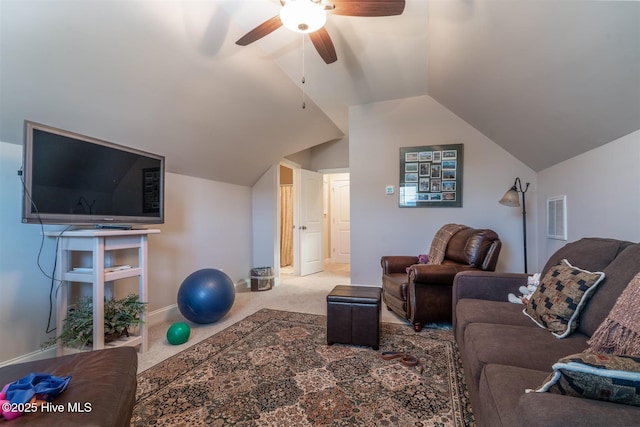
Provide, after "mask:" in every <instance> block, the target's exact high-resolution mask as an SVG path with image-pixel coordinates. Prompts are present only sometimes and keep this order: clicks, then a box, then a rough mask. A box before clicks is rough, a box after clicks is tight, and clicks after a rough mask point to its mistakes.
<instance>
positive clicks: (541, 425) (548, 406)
mask: <svg viewBox="0 0 640 427" xmlns="http://www.w3.org/2000/svg"><path fill="white" fill-rule="evenodd" d="M516 413H517V414H518V422H516V424H513V426H515V427H518V426H523V427H525V426H526V427H567V426H580V427H603V426H611V427H613V426H618V427H619V426H637V425H638V420H639V419H640V407H637V406H631V405H618V404H615V403H610V402H603V401H599V400H591V399H580V398H577V397H571V396H562V395H559V394H553V393H521V394H520V399H519V400H518V406H517V407H516ZM492 427H493V426H492Z"/></svg>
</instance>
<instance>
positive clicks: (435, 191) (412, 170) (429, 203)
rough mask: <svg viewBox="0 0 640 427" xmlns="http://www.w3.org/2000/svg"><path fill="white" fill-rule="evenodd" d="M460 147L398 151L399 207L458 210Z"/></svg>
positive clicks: (461, 156)
mask: <svg viewBox="0 0 640 427" xmlns="http://www.w3.org/2000/svg"><path fill="white" fill-rule="evenodd" d="M462 160H463V144H448V145H427V146H423V147H404V148H401V149H400V185H399V189H400V191H399V198H400V200H399V203H400V207H401V208H421V207H450V208H451V207H455V208H460V207H462Z"/></svg>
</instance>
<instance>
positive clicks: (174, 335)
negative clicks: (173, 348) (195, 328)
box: [167, 322, 191, 345]
mask: <svg viewBox="0 0 640 427" xmlns="http://www.w3.org/2000/svg"><path fill="white" fill-rule="evenodd" d="M189 335H191V328H189V325H187V324H186V323H185V322H176V323H174V324H173V325H171V326H169V329H167V341H169V344H173V345H180V344H184V343H186V342H187V341H188V340H189Z"/></svg>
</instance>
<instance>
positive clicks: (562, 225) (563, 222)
mask: <svg viewBox="0 0 640 427" xmlns="http://www.w3.org/2000/svg"><path fill="white" fill-rule="evenodd" d="M547 237H548V238H549V239H558V240H567V196H554V197H548V198H547Z"/></svg>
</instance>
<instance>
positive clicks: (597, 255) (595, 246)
mask: <svg viewBox="0 0 640 427" xmlns="http://www.w3.org/2000/svg"><path fill="white" fill-rule="evenodd" d="M629 245H633V243H632V242H626V241H622V240H616V239H603V238H599V237H586V238H584V239H580V240H577V241H575V242H571V243H568V244H566V245H564V246H563V247H561V248H560V249H558V250H557V251H556V252H555V253H554V254H553V255H551V257H550V258H549V259H548V260H547V263H546V264H545V266H544V268H543V269H542V275H543V276H544V274H545V273H546V272H547V271H548V270H549V269H550V268H551V267H553V266H554V265H556V264H558V263H559V262H560V261H561V260H563V259H565V258H566V259H567V260H568V261H569V262H570V263H571V264H573V265H577V266H580V267H581V268H586V269H587V270H591V271H603V270H604V269H605V268H606V267H607V266H608V265H609V264H610V263H611V262H612V261H613V260H614V258H616V257H617V256H618V254H619V253H620V252H622V251H623V250H624V249H625V248H626V247H627V246H629ZM596 327H597V326H596Z"/></svg>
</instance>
